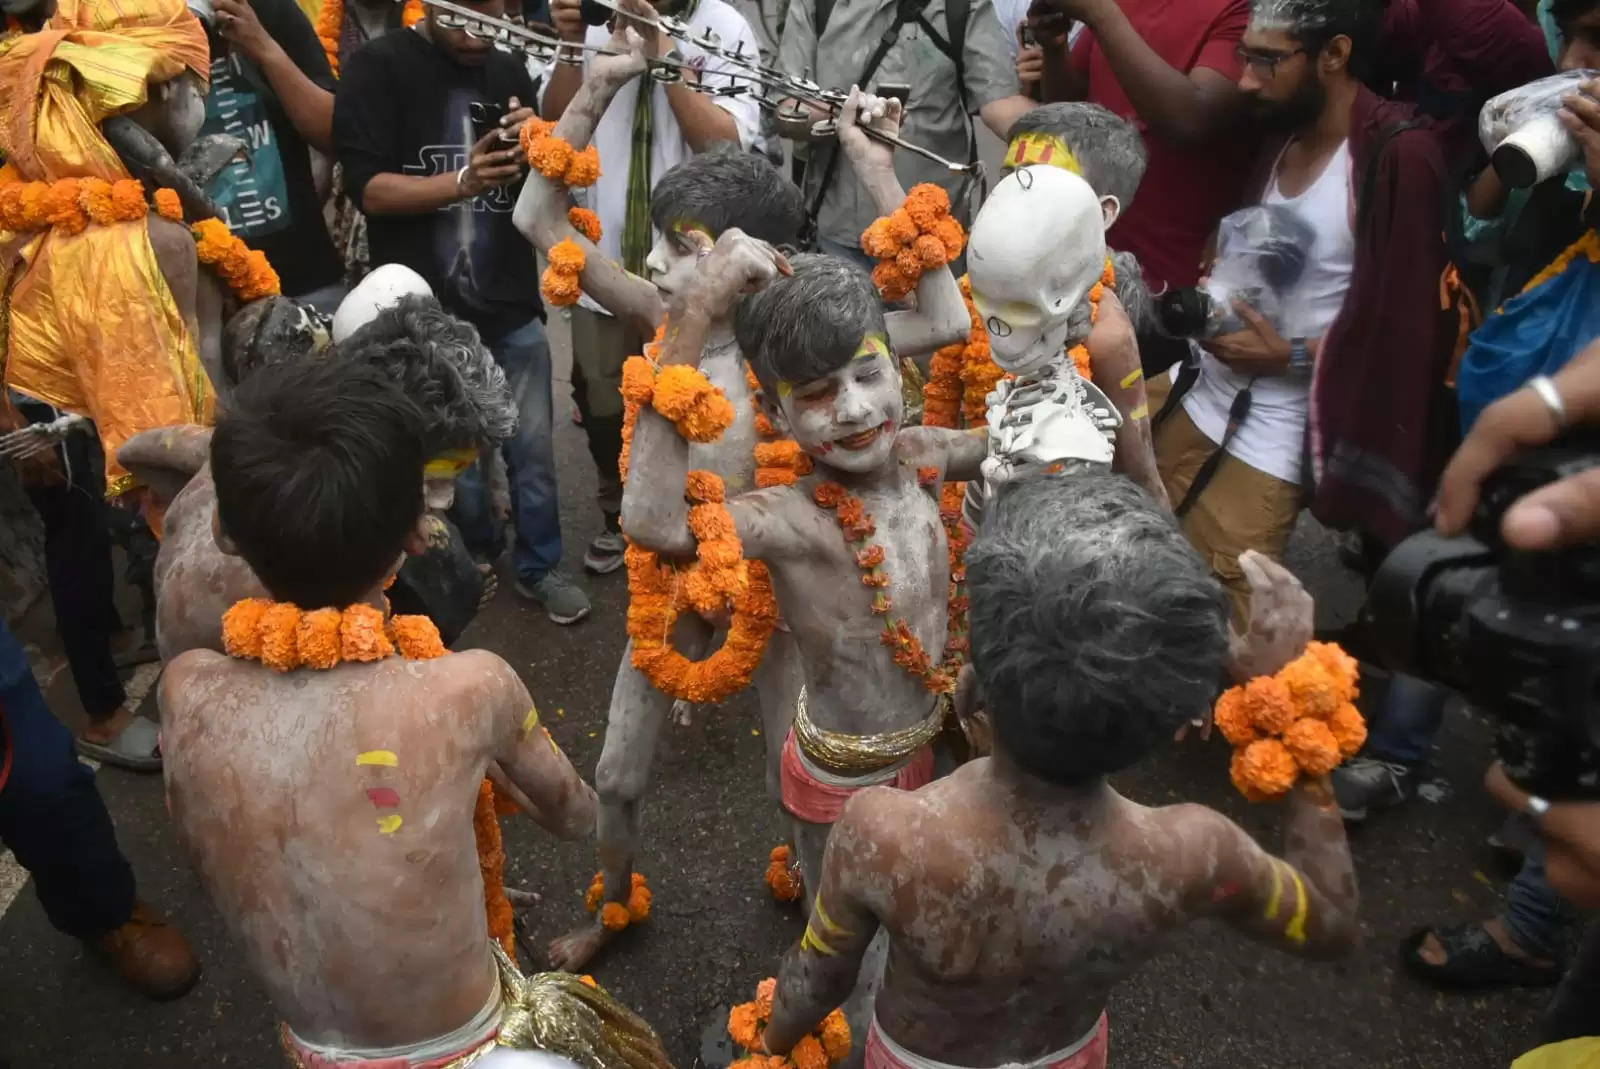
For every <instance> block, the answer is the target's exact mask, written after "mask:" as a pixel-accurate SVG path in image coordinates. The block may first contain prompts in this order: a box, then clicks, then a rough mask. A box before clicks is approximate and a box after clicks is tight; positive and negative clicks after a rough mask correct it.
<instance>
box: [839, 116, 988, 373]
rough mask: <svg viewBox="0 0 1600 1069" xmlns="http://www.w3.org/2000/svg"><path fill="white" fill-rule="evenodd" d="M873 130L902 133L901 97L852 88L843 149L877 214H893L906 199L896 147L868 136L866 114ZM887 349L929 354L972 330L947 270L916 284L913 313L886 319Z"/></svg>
mask: <svg viewBox="0 0 1600 1069" xmlns="http://www.w3.org/2000/svg"><path fill="white" fill-rule="evenodd" d="M863 117H864V118H865V119H866V120H868V125H869V126H871V127H872V129H874V130H877V131H879V132H881V133H885V134H889V135H895V134H898V133H899V132H900V101H898V100H895V99H894V98H893V97H877V96H872V95H871V94H868V93H863V92H862V91H861V90H860V88H859V87H856V86H851V87H850V96H849V97H848V98H847V99H846V100H845V102H844V106H843V107H842V108H841V109H840V110H839V147H840V148H841V149H842V150H843V151H844V154H845V158H846V159H848V160H849V161H850V166H851V167H852V168H854V170H855V172H856V177H857V178H859V179H860V180H861V184H862V185H863V186H865V187H866V190H867V195H868V196H870V197H871V198H872V202H873V204H874V205H875V206H876V207H877V209H878V214H879V215H889V214H890V213H892V212H893V211H895V209H897V208H899V207H900V206H901V205H902V204H904V203H905V199H906V191H905V189H904V188H903V187H902V186H901V185H900V179H899V177H898V176H896V175H895V173H894V149H893V147H891V146H889V145H886V144H884V143H883V142H881V141H874V140H873V139H872V138H870V137H868V136H867V134H866V131H865V130H864V129H863V128H862V126H861V120H862V118H863ZM885 318H886V321H887V325H888V328H889V347H890V348H891V349H893V350H894V351H895V353H896V354H898V355H901V356H912V357H915V356H917V355H920V354H923V353H931V352H933V351H934V350H935V349H938V348H941V347H943V346H946V345H950V344H952V343H954V342H957V341H960V340H961V339H962V338H964V337H966V336H967V331H968V330H969V329H971V325H972V324H971V320H970V319H969V318H968V317H967V306H966V302H964V301H963V300H962V299H961V287H960V286H959V285H958V284H957V283H956V279H955V276H954V275H953V274H951V273H950V272H949V271H948V270H943V271H928V272H926V273H924V274H923V276H922V280H921V281H920V282H918V283H917V307H916V310H915V311H893V312H890V313H889V314H888V315H887V316H886V317H885Z"/></svg>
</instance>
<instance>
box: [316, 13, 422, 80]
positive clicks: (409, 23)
mask: <svg viewBox="0 0 1600 1069" xmlns="http://www.w3.org/2000/svg"><path fill="white" fill-rule="evenodd" d="M426 15H427V12H426V11H425V10H424V8H423V6H422V0H406V6H405V8H404V10H402V11H401V13H400V23H401V25H403V26H405V27H406V28H407V29H410V28H411V27H413V26H415V25H416V24H417V23H419V22H421V21H422V20H423V18H425V17H426ZM343 34H344V0H322V8H321V10H319V11H318V12H317V41H318V42H319V43H320V44H321V45H322V51H323V52H324V53H325V54H326V55H327V57H328V69H329V70H331V71H332V72H333V76H334V77H335V78H337V77H339V38H340V37H341V36H343Z"/></svg>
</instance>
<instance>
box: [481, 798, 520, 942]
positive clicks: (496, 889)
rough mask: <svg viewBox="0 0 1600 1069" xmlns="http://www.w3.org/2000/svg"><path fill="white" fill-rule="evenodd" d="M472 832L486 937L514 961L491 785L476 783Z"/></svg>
mask: <svg viewBox="0 0 1600 1069" xmlns="http://www.w3.org/2000/svg"><path fill="white" fill-rule="evenodd" d="M472 835H473V839H474V840H475V841H476V843H477V847H478V872H479V874H480V875H481V876H482V878H483V909H484V915H485V916H486V917H487V918H488V921H489V938H491V939H493V940H494V941H495V942H497V943H499V944H500V946H501V947H502V948H503V949H504V950H505V952H506V954H507V955H508V956H509V957H510V958H511V960H512V961H516V960H517V939H516V922H515V918H514V915H513V914H512V911H511V902H510V900H509V899H507V898H506V875H505V873H506V852H505V847H504V845H503V843H502V841H501V837H500V819H499V817H497V816H496V815H495V795H494V784H493V783H491V782H489V781H488V780H487V779H485V780H481V781H480V782H479V783H478V801H477V803H476V804H475V805H474V806H473V810H472Z"/></svg>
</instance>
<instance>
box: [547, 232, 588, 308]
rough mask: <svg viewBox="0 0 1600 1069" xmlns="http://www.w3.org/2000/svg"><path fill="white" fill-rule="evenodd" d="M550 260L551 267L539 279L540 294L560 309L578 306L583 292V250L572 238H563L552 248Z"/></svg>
mask: <svg viewBox="0 0 1600 1069" xmlns="http://www.w3.org/2000/svg"><path fill="white" fill-rule="evenodd" d="M548 258H549V261H550V266H548V267H546V268H545V269H544V274H543V275H541V276H540V278H539V292H540V293H542V294H544V299H545V300H546V301H548V302H549V303H551V304H553V305H555V306H556V307H558V308H564V307H566V306H567V305H571V304H577V303H578V295H579V294H580V293H582V292H583V290H582V287H581V285H580V276H582V274H583V265H584V263H585V258H584V255H583V250H582V249H581V248H579V247H578V243H577V242H576V241H573V240H572V239H571V238H562V239H561V240H560V241H558V242H556V243H555V244H554V245H552V246H550V253H549V257H548Z"/></svg>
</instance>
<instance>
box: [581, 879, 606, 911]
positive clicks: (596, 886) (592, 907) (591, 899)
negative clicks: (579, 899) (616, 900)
mask: <svg viewBox="0 0 1600 1069" xmlns="http://www.w3.org/2000/svg"><path fill="white" fill-rule="evenodd" d="M605 900H606V877H605V874H604V873H601V872H597V873H595V874H594V879H593V880H590V881H589V889H588V890H587V891H586V892H584V895H583V905H584V908H586V909H587V910H588V911H589V912H590V913H595V912H598V911H599V909H600V903H602V902H604V901H605Z"/></svg>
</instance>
